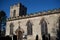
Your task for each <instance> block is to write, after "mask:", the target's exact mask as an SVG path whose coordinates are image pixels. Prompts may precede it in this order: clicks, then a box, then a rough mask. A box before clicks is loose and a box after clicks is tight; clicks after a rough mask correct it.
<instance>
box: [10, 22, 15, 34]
mask: <svg viewBox="0 0 60 40" xmlns="http://www.w3.org/2000/svg"><path fill="white" fill-rule="evenodd" d="M13 27H14V24H13V23H10V35H13Z"/></svg>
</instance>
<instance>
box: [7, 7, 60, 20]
mask: <svg viewBox="0 0 60 40" xmlns="http://www.w3.org/2000/svg"><path fill="white" fill-rule="evenodd" d="M59 13H60V8H59V9H54V10H49V11H47V12H46V11H45V12H36V13H33V14H30V15H26V16H24V15H23V16H17V17H10V18H7V21H13V20H18V19H19V20H20V19H26V18H32V17H38V16H44V15H51V14H59Z"/></svg>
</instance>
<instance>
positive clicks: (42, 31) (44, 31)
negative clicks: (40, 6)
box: [40, 18, 47, 35]
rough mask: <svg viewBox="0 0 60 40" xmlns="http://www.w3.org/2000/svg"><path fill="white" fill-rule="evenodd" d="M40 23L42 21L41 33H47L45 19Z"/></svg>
mask: <svg viewBox="0 0 60 40" xmlns="http://www.w3.org/2000/svg"><path fill="white" fill-rule="evenodd" d="M40 23H41V34H42V35H44V34H47V23H46V21H45V20H44V18H43V19H42V20H41V22H40Z"/></svg>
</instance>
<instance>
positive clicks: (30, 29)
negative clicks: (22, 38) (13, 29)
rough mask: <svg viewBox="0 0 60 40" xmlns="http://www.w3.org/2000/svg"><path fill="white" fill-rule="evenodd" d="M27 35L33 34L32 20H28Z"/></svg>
mask: <svg viewBox="0 0 60 40" xmlns="http://www.w3.org/2000/svg"><path fill="white" fill-rule="evenodd" d="M26 25H27V35H32V23H31V22H30V20H29V21H28V22H27V24H26Z"/></svg>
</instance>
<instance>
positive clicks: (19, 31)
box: [6, 3, 60, 40]
mask: <svg viewBox="0 0 60 40" xmlns="http://www.w3.org/2000/svg"><path fill="white" fill-rule="evenodd" d="M59 28H60V9H54V10H49V11H44V12H36V13H33V14H30V15H27V8H26V7H25V6H24V5H22V4H21V3H18V4H15V5H12V6H10V17H9V18H8V19H7V22H6V36H7V35H9V36H13V35H17V40H57V39H59V36H58V34H59V30H60V29H59Z"/></svg>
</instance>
